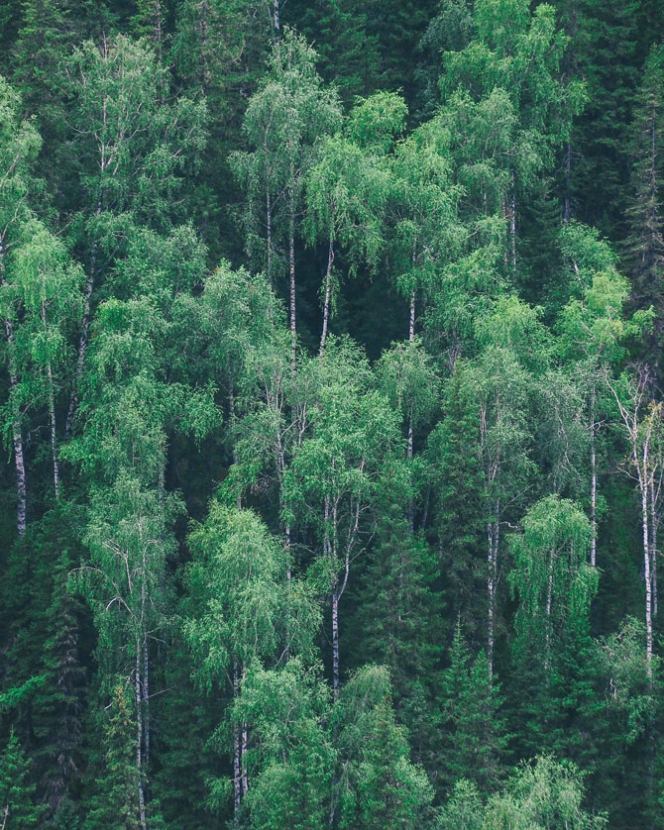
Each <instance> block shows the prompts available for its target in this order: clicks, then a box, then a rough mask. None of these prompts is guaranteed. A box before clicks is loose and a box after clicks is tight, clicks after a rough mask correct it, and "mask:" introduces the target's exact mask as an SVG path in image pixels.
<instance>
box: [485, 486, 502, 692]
mask: <svg viewBox="0 0 664 830" xmlns="http://www.w3.org/2000/svg"><path fill="white" fill-rule="evenodd" d="M487 542H488V550H487V572H488V573H487V594H488V603H489V608H488V612H487V647H486V652H487V662H488V666H489V685H491V683H492V682H493V662H494V651H495V643H496V590H497V588H498V547H499V545H500V502H499V501H497V502H496V505H495V517H494V519H493V521H490V522H488V523H487Z"/></svg>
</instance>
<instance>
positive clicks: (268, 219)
mask: <svg viewBox="0 0 664 830" xmlns="http://www.w3.org/2000/svg"><path fill="white" fill-rule="evenodd" d="M265 235H266V244H267V281H268V284H269V286H270V288H272V287H273V286H272V197H271V196H270V178H269V176H267V177H266V184H265Z"/></svg>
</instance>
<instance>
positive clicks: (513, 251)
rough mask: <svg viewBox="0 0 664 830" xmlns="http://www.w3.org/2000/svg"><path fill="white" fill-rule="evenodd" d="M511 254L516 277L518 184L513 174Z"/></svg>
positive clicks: (513, 274) (513, 273)
mask: <svg viewBox="0 0 664 830" xmlns="http://www.w3.org/2000/svg"><path fill="white" fill-rule="evenodd" d="M510 255H511V259H512V276H513V277H516V185H515V183H514V176H513V175H512V192H511V194H510Z"/></svg>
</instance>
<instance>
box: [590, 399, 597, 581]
mask: <svg viewBox="0 0 664 830" xmlns="http://www.w3.org/2000/svg"><path fill="white" fill-rule="evenodd" d="M595 395H596V389H595V385H594V384H593V387H592V390H591V393H590V525H591V527H592V537H591V539H590V564H591V565H592V567H593V568H594V567H596V566H597V449H596V446H595V432H596V429H595Z"/></svg>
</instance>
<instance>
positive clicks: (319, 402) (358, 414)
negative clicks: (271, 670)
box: [284, 342, 398, 700]
mask: <svg viewBox="0 0 664 830" xmlns="http://www.w3.org/2000/svg"><path fill="white" fill-rule="evenodd" d="M315 368H316V370H317V372H316V374H317V377H316V381H317V383H316V390H315V397H314V398H313V400H312V401H311V403H310V405H309V406H310V423H311V431H310V435H309V436H308V437H307V438H305V440H304V441H302V443H301V444H300V445H299V446H298V447H297V448H296V449H295V451H294V453H293V460H292V463H291V466H290V467H289V469H288V470H287V472H286V475H285V477H284V493H285V496H284V514H285V517H286V522H287V523H289V524H294V523H295V522H298V524H299V526H300V527H301V528H302V529H304V528H308V529H310V532H311V534H312V535H313V538H314V539H315V542H316V554H317V555H318V563H319V564H318V568H317V571H318V573H317V576H318V578H319V579H320V580H321V581H320V585H319V588H320V590H321V592H325V593H326V594H327V595H328V596H329V598H330V601H331V612H332V621H331V622H332V637H331V642H332V683H333V689H334V697H335V700H336V699H337V698H338V695H339V689H340V678H341V672H340V663H339V602H340V600H341V598H342V596H343V594H344V592H345V590H346V587H347V585H348V579H349V577H350V569H351V564H352V562H353V561H354V559H355V558H356V557H357V556H359V554H360V552H361V551H362V550H363V549H364V547H365V545H366V540H367V539H368V538H370V537H371V536H372V534H373V521H372V518H371V504H372V500H373V491H374V488H375V480H376V478H377V476H378V473H379V470H380V467H381V465H382V464H383V463H385V461H386V460H387V459H388V458H389V457H390V455H391V454H392V452H393V450H394V447H395V446H396V444H397V441H398V431H397V424H396V420H395V413H394V412H393V411H392V410H391V409H390V407H389V405H388V404H387V401H386V400H385V399H384V398H383V397H382V395H381V394H380V393H378V392H376V391H374V390H373V389H371V375H370V372H369V368H368V366H367V364H366V362H365V360H364V359H363V357H362V356H361V355H359V354H358V353H357V352H356V351H355V350H354V349H352V348H351V347H349V345H348V344H346V343H343V342H341V343H340V344H339V346H338V347H337V348H336V349H332V348H331V347H330V348H328V349H327V350H326V352H325V355H324V356H323V357H322V358H321V359H320V360H319V361H318V363H317V365H316V367H315ZM326 583H327V585H326Z"/></svg>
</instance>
